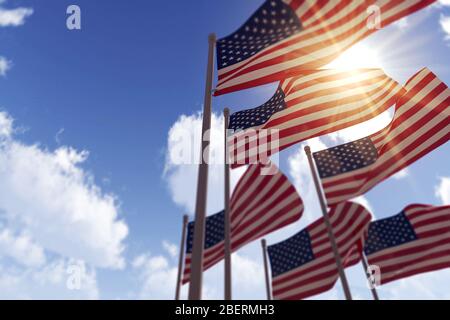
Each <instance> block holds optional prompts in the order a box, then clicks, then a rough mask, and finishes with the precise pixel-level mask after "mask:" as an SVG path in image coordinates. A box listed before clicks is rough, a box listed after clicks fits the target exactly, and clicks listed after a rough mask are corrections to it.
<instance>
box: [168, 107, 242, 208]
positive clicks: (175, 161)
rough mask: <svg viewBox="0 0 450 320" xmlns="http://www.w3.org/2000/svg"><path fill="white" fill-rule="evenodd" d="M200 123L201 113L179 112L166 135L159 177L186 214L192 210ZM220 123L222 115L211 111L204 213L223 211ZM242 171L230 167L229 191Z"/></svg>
mask: <svg viewBox="0 0 450 320" xmlns="http://www.w3.org/2000/svg"><path fill="white" fill-rule="evenodd" d="M201 126H202V118H201V114H199V113H197V114H194V115H190V116H186V115H182V116H180V117H179V118H178V120H177V121H176V122H175V123H174V124H173V125H172V127H171V128H170V130H169V134H168V142H167V153H166V166H165V170H164V176H163V177H164V179H165V180H166V182H167V185H168V187H169V191H170V193H171V196H172V200H173V201H174V202H175V203H176V204H177V205H179V206H180V207H182V208H183V210H185V211H186V212H187V213H190V214H192V213H193V212H194V206H195V196H196V190H197V188H196V186H197V174H198V161H199V156H200V137H201ZM223 126H224V123H223V117H222V116H219V115H216V114H212V119H211V144H210V162H209V163H210V165H209V180H208V190H209V192H208V205H207V212H208V214H212V213H215V212H218V211H220V210H223V201H224V200H223V199H224V198H223V194H224V191H223V190H224V186H223V185H224V180H223V174H224V170H223V149H224V148H223V141H224V132H223V130H224V129H223ZM244 171H245V167H242V168H239V169H234V170H231V177H230V179H231V189H232V190H233V187H234V186H235V185H236V183H237V182H238V180H239V178H240V176H241V175H242V174H243V173H244ZM183 213H184V212H183Z"/></svg>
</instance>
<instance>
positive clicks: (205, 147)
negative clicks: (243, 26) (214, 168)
mask: <svg viewBox="0 0 450 320" xmlns="http://www.w3.org/2000/svg"><path fill="white" fill-rule="evenodd" d="M208 42H209V49H208V50H209V51H208V66H207V71H206V86H205V100H204V104H203V124H202V136H201V139H202V143H201V146H202V147H201V150H200V164H199V168H198V180H197V199H196V203H195V225H194V239H193V240H194V241H193V247H192V262H191V278H190V283H189V300H201V298H202V282H203V251H204V242H205V220H206V200H207V192H208V162H209V140H210V136H211V131H210V129H211V98H212V82H213V74H214V47H215V43H216V35H215V34H214V33H212V34H210V35H209V37H208Z"/></svg>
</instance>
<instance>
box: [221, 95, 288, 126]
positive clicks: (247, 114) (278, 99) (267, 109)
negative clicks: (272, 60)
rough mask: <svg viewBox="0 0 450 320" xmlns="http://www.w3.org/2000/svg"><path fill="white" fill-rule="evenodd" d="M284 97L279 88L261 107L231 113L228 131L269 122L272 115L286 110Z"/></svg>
mask: <svg viewBox="0 0 450 320" xmlns="http://www.w3.org/2000/svg"><path fill="white" fill-rule="evenodd" d="M284 97H285V96H284V92H283V90H282V89H281V88H280V87H279V88H278V89H277V92H276V93H275V94H274V95H273V97H272V98H270V100H269V101H267V102H266V103H264V104H263V105H262V106H260V107H257V108H253V109H248V110H243V111H238V112H235V113H233V114H232V115H231V116H230V124H229V126H228V129H231V130H234V132H237V131H240V130H245V129H247V128H251V127H255V126H260V125H263V124H264V123H266V122H267V121H269V119H270V117H271V116H272V115H273V114H274V113H276V112H279V111H281V110H284V109H286V103H285V101H284Z"/></svg>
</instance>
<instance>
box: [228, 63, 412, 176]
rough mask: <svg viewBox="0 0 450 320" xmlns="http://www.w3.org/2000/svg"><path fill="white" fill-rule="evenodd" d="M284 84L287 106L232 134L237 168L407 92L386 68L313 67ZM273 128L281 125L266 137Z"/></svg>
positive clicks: (362, 117) (364, 116)
mask: <svg viewBox="0 0 450 320" xmlns="http://www.w3.org/2000/svg"><path fill="white" fill-rule="evenodd" d="M280 85H281V88H282V90H283V91H284V93H285V103H286V109H284V110H282V111H279V112H277V113H275V114H273V115H272V117H271V118H270V119H269V121H267V122H266V123H265V124H264V125H262V126H259V127H253V128H249V129H247V130H243V131H241V132H237V133H236V134H234V135H232V136H230V137H229V138H228V141H229V150H230V151H229V152H230V159H231V160H230V163H231V164H232V167H233V168H236V167H238V166H240V165H244V164H248V163H256V162H257V161H258V160H259V159H263V158H264V156H270V155H271V154H273V153H276V152H278V151H281V150H283V149H285V148H287V147H289V146H291V145H293V144H296V143H298V142H301V141H304V140H307V139H310V138H313V137H317V136H321V135H324V134H328V133H332V132H335V131H338V130H341V129H344V128H347V127H350V126H353V125H355V124H358V123H361V122H364V121H367V120H369V119H371V118H373V117H375V116H377V115H379V114H381V113H383V112H384V111H386V110H387V109H389V108H390V107H391V106H393V105H394V103H395V101H396V100H397V99H398V97H400V96H401V95H402V94H403V93H404V89H403V88H402V86H400V85H399V84H398V83H397V82H395V81H394V80H392V79H391V78H390V77H388V76H387V75H386V74H384V72H383V71H382V70H381V69H359V70H353V71H343V70H334V69H325V70H310V71H308V74H307V75H303V76H301V77H296V78H290V79H286V80H284V81H282V82H281V84H280ZM261 129H264V130H269V131H264V130H262V131H261ZM272 130H278V134H277V136H275V138H273V137H272V139H262V137H265V134H266V132H268V133H269V137H270V132H273V131H272Z"/></svg>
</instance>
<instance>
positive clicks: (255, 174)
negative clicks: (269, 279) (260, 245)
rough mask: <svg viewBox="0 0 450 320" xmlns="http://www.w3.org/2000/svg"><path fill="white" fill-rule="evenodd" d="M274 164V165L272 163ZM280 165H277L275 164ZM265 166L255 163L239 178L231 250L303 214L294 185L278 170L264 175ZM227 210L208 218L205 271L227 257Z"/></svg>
mask: <svg viewBox="0 0 450 320" xmlns="http://www.w3.org/2000/svg"><path fill="white" fill-rule="evenodd" d="M272 165H273V164H272ZM273 168H276V167H273ZM263 169H264V167H263V166H261V165H251V166H249V167H248V169H247V171H246V172H245V173H244V175H243V176H242V177H241V179H240V180H239V182H238V184H237V185H236V188H235V189H234V191H233V195H232V197H231V200H230V223H231V234H230V238H231V250H232V252H234V251H236V250H238V249H239V248H241V247H243V246H244V245H246V244H248V243H250V242H252V241H253V240H256V239H258V238H260V237H262V236H264V235H266V234H269V233H271V232H273V231H275V230H278V229H280V228H283V227H284V226H287V225H288V224H291V223H293V222H295V221H297V220H298V219H300V217H301V216H302V214H303V202H302V199H301V198H300V196H299V195H298V193H297V191H296V190H295V188H294V186H293V185H292V184H291V183H290V181H289V180H288V179H287V178H286V176H285V175H283V174H282V173H281V171H280V170H276V173H275V174H273V175H264V174H262V173H264V171H263V172H262V170H263ZM193 229H194V223H193V222H191V223H190V224H189V226H188V234H187V246H186V259H185V267H184V275H183V283H186V282H189V278H190V273H191V254H192V241H193ZM224 229H225V224H224V213H223V212H220V213H218V214H215V215H213V216H210V217H207V219H206V227H205V251H204V270H206V269H208V268H210V267H212V266H213V265H215V264H216V263H218V262H219V261H221V260H222V259H223V258H224V239H225V235H224Z"/></svg>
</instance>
